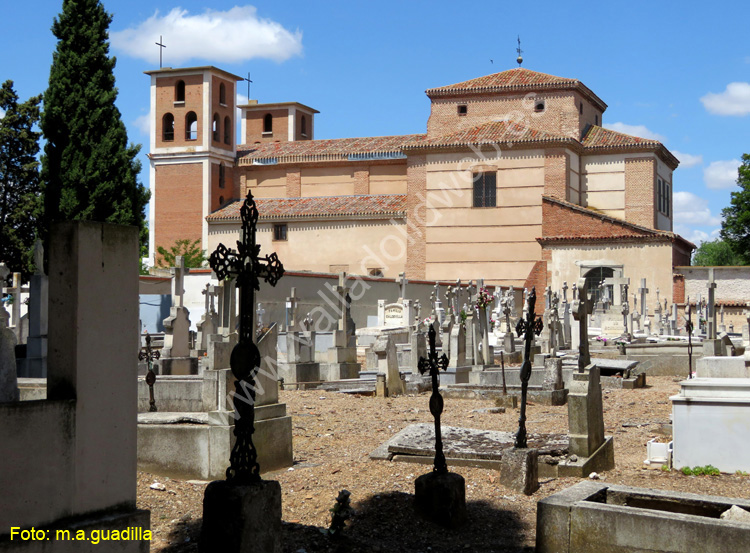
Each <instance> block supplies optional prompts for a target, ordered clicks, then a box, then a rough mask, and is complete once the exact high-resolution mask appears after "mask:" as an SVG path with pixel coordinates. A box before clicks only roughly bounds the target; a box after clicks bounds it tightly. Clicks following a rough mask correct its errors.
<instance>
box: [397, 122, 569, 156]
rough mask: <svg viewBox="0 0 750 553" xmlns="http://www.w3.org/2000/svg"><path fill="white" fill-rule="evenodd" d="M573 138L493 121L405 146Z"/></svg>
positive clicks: (557, 140)
mask: <svg viewBox="0 0 750 553" xmlns="http://www.w3.org/2000/svg"><path fill="white" fill-rule="evenodd" d="M566 140H572V139H570V138H568V137H566V136H563V135H557V134H552V133H548V132H546V131H542V130H538V129H534V128H532V127H530V126H528V125H526V124H520V123H516V122H514V121H491V122H489V123H485V124H483V125H479V126H477V127H472V128H470V129H465V130H463V131H459V132H455V133H452V134H447V135H444V136H437V137H434V138H424V139H422V140H415V141H413V142H411V143H409V144H406V145H405V146H404V149H405V150H410V149H416V148H429V147H436V146H468V145H475V144H497V143H520V142H560V141H566Z"/></svg>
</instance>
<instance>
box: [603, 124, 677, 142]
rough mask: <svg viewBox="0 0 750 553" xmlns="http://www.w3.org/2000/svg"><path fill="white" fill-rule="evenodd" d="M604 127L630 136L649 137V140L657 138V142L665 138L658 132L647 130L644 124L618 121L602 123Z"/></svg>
mask: <svg viewBox="0 0 750 553" xmlns="http://www.w3.org/2000/svg"><path fill="white" fill-rule="evenodd" d="M604 128H605V129H610V130H613V131H616V132H621V133H625V134H629V135H632V136H638V137H640V138H649V139H651V140H658V141H659V142H664V141H666V138H664V137H663V136H662V135H660V134H658V133H655V132H653V131H650V130H648V129H647V128H646V126H645V125H628V124H627V123H620V122H619V121H618V122H617V123H608V124H606V125H604Z"/></svg>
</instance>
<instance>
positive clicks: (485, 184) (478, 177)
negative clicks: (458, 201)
mask: <svg viewBox="0 0 750 553" xmlns="http://www.w3.org/2000/svg"><path fill="white" fill-rule="evenodd" d="M496 205H497V178H496V173H474V207H495V206H496Z"/></svg>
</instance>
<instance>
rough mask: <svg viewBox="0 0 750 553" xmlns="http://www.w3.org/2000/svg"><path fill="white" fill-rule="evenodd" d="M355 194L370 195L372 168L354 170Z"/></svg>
mask: <svg viewBox="0 0 750 553" xmlns="http://www.w3.org/2000/svg"><path fill="white" fill-rule="evenodd" d="M354 193H355V194H369V193H370V168H369V167H368V168H366V169H355V170H354Z"/></svg>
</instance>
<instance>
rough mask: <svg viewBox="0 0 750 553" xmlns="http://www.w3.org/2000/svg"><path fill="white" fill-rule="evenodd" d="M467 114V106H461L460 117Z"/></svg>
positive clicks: (459, 109)
mask: <svg viewBox="0 0 750 553" xmlns="http://www.w3.org/2000/svg"><path fill="white" fill-rule="evenodd" d="M466 112H467V107H466V106H465V105H463V104H461V105H460V106H458V114H459V115H466Z"/></svg>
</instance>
